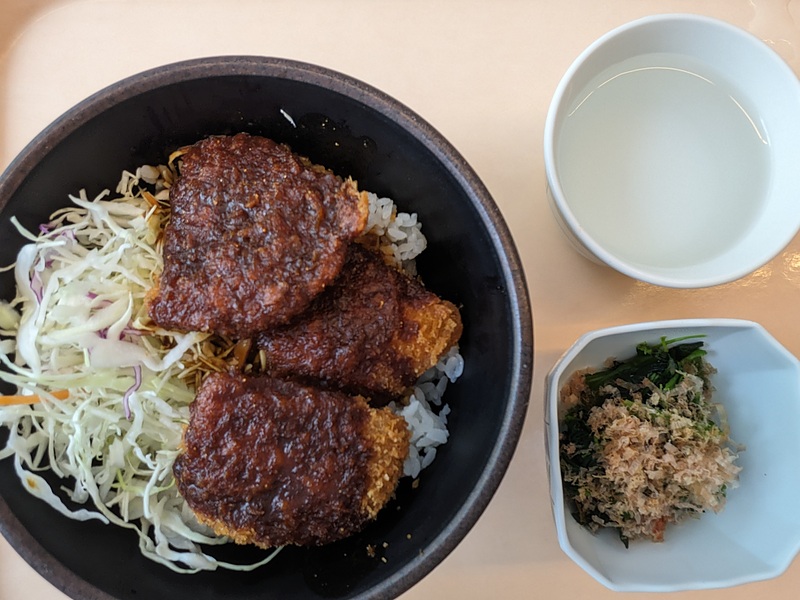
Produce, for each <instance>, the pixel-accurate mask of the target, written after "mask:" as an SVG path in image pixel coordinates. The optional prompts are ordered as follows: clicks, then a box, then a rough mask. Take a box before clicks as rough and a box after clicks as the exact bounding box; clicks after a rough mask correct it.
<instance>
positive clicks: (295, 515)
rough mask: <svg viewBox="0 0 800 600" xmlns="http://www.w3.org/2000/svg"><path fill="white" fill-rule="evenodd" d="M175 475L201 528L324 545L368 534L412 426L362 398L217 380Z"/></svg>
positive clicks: (225, 377)
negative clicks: (363, 532)
mask: <svg viewBox="0 0 800 600" xmlns="http://www.w3.org/2000/svg"><path fill="white" fill-rule="evenodd" d="M190 411H191V416H190V421H189V425H188V427H187V429H186V432H185V435H184V442H183V449H182V453H181V454H180V455H179V456H178V458H177V459H176V461H175V464H174V468H173V472H174V474H175V481H176V483H177V485H178V489H179V491H180V493H181V495H182V496H183V497H184V499H185V500H186V502H187V504H188V506H189V507H190V508H191V509H192V510H193V511H194V513H195V515H196V516H197V518H198V520H199V521H200V522H201V523H204V524H206V525H208V526H210V527H211V528H212V529H213V530H214V531H215V532H216V533H217V534H219V535H225V536H228V537H230V538H231V539H233V540H234V541H235V542H237V543H240V544H255V545H258V546H261V547H263V548H269V547H274V546H282V545H289V544H295V545H320V544H326V543H329V542H333V541H335V540H338V539H341V538H344V537H346V536H348V535H351V534H353V533H355V532H357V531H359V530H360V529H361V528H362V527H363V526H364V525H365V524H366V523H367V522H369V521H370V520H372V519H374V518H375V516H376V515H377V514H378V511H379V510H380V509H381V508H382V507H383V506H384V505H385V504H386V502H387V501H388V500H389V499H390V498H391V496H392V495H393V493H394V490H395V487H396V485H397V482H398V480H399V478H400V476H401V475H402V473H403V461H404V459H405V457H406V455H407V453H408V445H409V432H408V430H407V427H406V422H405V420H404V419H403V418H402V417H400V416H397V415H395V414H394V413H392V412H391V411H390V410H389V409H386V408H384V409H373V408H370V407H369V406H368V405H367V403H366V401H365V400H364V399H363V398H361V397H350V396H347V395H345V394H342V393H340V392H333V391H323V390H319V389H316V388H312V387H306V386H303V385H300V384H298V383H294V382H290V381H283V380H280V379H274V378H271V377H267V376H255V377H246V376H242V375H235V374H228V373H216V374H212V375H210V376H209V377H208V378H207V379H206V380H205V382H204V383H203V385H202V386H201V388H200V390H199V392H198V394H197V398H196V399H195V401H194V403H193V404H192V405H191V409H190Z"/></svg>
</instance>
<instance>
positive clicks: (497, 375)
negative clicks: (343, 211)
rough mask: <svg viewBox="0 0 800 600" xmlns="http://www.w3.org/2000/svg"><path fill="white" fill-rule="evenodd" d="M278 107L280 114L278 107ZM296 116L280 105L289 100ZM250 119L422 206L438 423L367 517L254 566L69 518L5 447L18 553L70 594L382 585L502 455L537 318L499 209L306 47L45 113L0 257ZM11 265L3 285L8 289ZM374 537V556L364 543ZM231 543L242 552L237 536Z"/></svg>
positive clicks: (462, 166) (443, 149)
mask: <svg viewBox="0 0 800 600" xmlns="http://www.w3.org/2000/svg"><path fill="white" fill-rule="evenodd" d="M284 113H285V114H284ZM287 115H288V116H289V117H291V120H292V121H293V122H294V123H292V122H291V121H290V119H288V118H287ZM238 131H247V132H250V133H253V134H260V135H265V136H267V137H270V138H273V139H275V140H278V141H281V142H286V143H288V144H289V145H290V146H291V147H292V148H293V149H294V150H295V151H296V152H298V153H301V154H304V155H306V156H308V157H309V158H310V159H311V160H313V161H314V162H317V163H320V164H323V165H326V166H328V167H330V168H331V169H333V170H334V171H336V172H337V173H339V174H342V175H350V176H352V177H353V178H354V179H356V180H357V181H358V182H359V185H360V186H361V188H362V189H367V190H370V191H374V192H376V193H378V194H380V195H385V196H388V197H391V198H393V199H394V200H395V202H396V203H397V205H398V206H399V207H400V208H401V209H402V210H405V211H409V212H416V213H418V214H419V217H420V220H421V221H422V223H423V231H424V232H425V234H426V236H427V237H428V242H429V246H428V249H427V250H426V251H425V252H424V253H423V255H422V256H421V257H420V259H419V262H418V268H419V271H420V273H421V275H422V277H423V279H424V281H425V282H426V284H427V285H428V287H430V288H431V289H432V290H433V291H435V292H437V293H439V294H440V295H442V296H443V297H445V298H447V299H449V300H451V301H453V302H455V303H456V304H457V305H459V306H460V307H461V310H462V315H463V320H464V326H465V329H464V335H463V338H462V341H461V349H462V354H463V356H464V358H465V362H466V369H465V372H464V375H463V376H462V377H461V379H460V380H459V381H458V382H457V383H456V384H455V385H452V386H450V387H449V388H448V391H447V394H446V397H445V399H446V401H447V402H448V403H449V404H450V405H451V407H452V413H451V416H450V420H449V427H450V433H451V437H450V441H449V442H448V443H447V444H446V445H445V446H443V447H441V448H440V449H439V450H440V451H439V454H438V456H437V458H436V460H435V462H434V463H433V464H432V465H431V467H429V468H428V469H426V470H425V471H423V473H422V474H421V476H420V481H419V485H418V486H417V487H415V488H413V489H412V486H411V485H409V484H408V483H403V484H402V485H401V487H400V489H399V490H398V494H397V498H396V500H394V501H393V503H392V505H391V506H389V507H387V508H386V509H385V510H384V511H383V512H382V514H381V515H380V516H379V518H378V519H377V521H376V522H375V523H373V524H372V525H371V526H369V527H368V528H367V529H366V530H365V531H364V532H362V533H361V534H359V535H357V536H354V537H353V538H350V539H347V540H345V541H343V542H340V543H336V544H333V545H331V546H326V547H322V548H314V549H299V548H291V549H286V550H284V551H283V552H282V553H281V554H280V555H279V556H278V558H277V559H276V560H275V561H273V562H272V563H270V564H269V565H267V566H265V567H262V568H260V569H258V570H256V571H254V572H251V573H246V574H242V573H235V572H222V571H217V572H210V573H208V572H207V573H200V574H196V575H178V574H176V573H173V572H172V571H170V570H168V569H167V568H166V567H163V566H160V565H158V564H156V563H154V562H152V561H150V560H148V559H145V558H143V557H142V556H141V555H140V553H139V551H138V547H137V540H136V536H135V535H134V534H133V533H132V532H129V531H126V530H122V529H119V528H116V527H113V526H104V525H101V524H97V523H95V522H88V523H86V522H76V521H72V520H69V519H66V518H64V517H62V516H61V515H59V514H58V513H56V512H55V511H54V510H52V509H51V508H50V507H48V506H47V505H45V504H44V503H43V502H41V501H39V500H36V499H34V498H33V497H31V496H30V495H28V493H27V492H25V491H24V490H23V489H22V487H21V485H20V483H19V481H18V479H17V478H16V476H15V475H14V471H13V468H12V464H11V461H9V460H6V461H2V462H0V495H1V496H2V497H1V498H0V529H2V532H3V534H4V535H5V537H6V538H7V539H8V540H9V541H10V543H11V544H12V545H13V546H14V547H15V548H16V549H17V551H18V552H19V553H20V554H21V555H22V557H23V558H24V559H25V560H26V561H28V562H29V563H30V564H31V565H32V566H33V567H34V568H35V569H37V570H38V571H39V573H41V574H42V576H44V577H45V578H47V579H48V580H49V581H50V582H51V583H52V584H53V585H55V586H56V587H57V588H59V589H60V590H62V591H63V592H65V593H66V594H67V595H69V596H72V597H74V598H92V599H94V598H97V599H100V598H102V599H108V598H118V599H123V598H125V599H128V598H136V599H142V598H147V599H149V600H152V599H156V598H169V599H170V600H176V599H181V598H191V599H192V600H204V599H206V598H208V599H210V598H220V597H225V598H236V599H247V598H259V599H261V600H265V599H269V598H356V597H358V598H388V597H394V596H397V595H399V594H400V593H402V592H403V591H405V590H407V589H408V588H410V587H411V586H412V585H414V584H415V583H416V582H417V581H419V580H420V579H421V578H422V577H423V576H425V575H426V574H427V573H428V572H429V571H430V570H431V569H433V568H434V567H435V566H436V565H437V564H438V563H439V562H440V561H441V560H442V559H443V558H444V557H445V556H447V554H449V553H450V552H451V551H452V550H453V548H454V547H455V546H456V545H457V544H458V543H459V542H460V541H461V539H462V538H463V537H464V536H465V535H466V533H467V532H468V531H469V529H470V528H471V527H472V526H473V525H474V523H475V522H476V521H477V519H478V518H479V516H480V515H481V513H482V512H483V510H484V509H485V508H486V506H487V504H488V503H489V500H490V499H491V497H492V495H493V494H494V492H495V490H496V489H497V486H498V485H499V484H500V481H501V479H502V477H503V474H504V473H505V471H506V468H507V466H508V463H509V461H510V459H511V456H512V454H513V451H514V448H515V447H516V444H517V441H518V439H519V435H520V432H521V429H522V423H523V420H524V416H525V412H526V409H527V404H528V396H529V393H530V387H531V371H532V353H533V325H532V319H531V313H530V305H529V298H528V293H527V288H526V285H525V278H524V274H523V271H522V267H521V264H520V260H519V257H518V255H517V252H516V249H515V247H514V244H513V241H512V239H511V237H510V235H509V232H508V229H507V227H506V225H505V223H504V222H503V219H502V216H501V214H500V212H499V210H498V209H497V206H496V205H495V203H494V202H493V200H492V198H491V197H490V195H489V193H488V192H487V190H486V189H485V187H484V186H483V184H482V183H481V181H480V180H479V179H478V177H477V176H476V174H475V173H474V172H473V171H472V169H471V168H470V167H469V166H468V165H467V163H466V162H465V161H464V159H463V158H462V157H461V156H460V155H459V154H458V153H457V152H456V150H455V149H454V148H453V147H452V146H451V145H450V144H449V143H448V142H447V141H445V140H444V139H443V138H442V136H441V135H440V134H439V133H438V132H436V131H435V130H434V129H433V128H432V127H431V126H430V125H429V124H427V123H426V122H424V121H423V120H422V119H421V118H420V117H419V116H417V115H416V114H414V113H413V112H412V111H410V110H409V109H408V108H406V107H405V106H403V105H401V104H400V103H398V102H396V101H395V100H392V99H391V98H389V97H387V96H386V95H385V94H383V93H381V92H379V91H377V90H375V89H374V88H371V87H370V86H368V85H365V84H364V83H361V82H359V81H356V80H354V79H352V78H350V77H347V76H344V75H342V74H339V73H335V72H331V71H329V70H326V69H323V68H320V67H315V66H311V65H307V64H302V63H297V62H292V61H288V60H282V59H272V58H262V57H221V58H209V59H199V60H193V61H188V62H182V63H177V64H173V65H168V66H165V67H161V68H157V69H154V70H151V71H148V72H145V73H142V74H139V75H136V76H133V77H131V78H128V79H125V80H123V81H121V82H119V83H117V84H114V85H112V86H110V87H108V88H106V89H104V90H102V91H100V92H98V93H97V94H95V95H93V96H91V97H90V98H88V99H87V100H85V101H84V102H82V103H80V104H79V105H77V106H76V107H74V108H73V109H71V110H70V111H68V112H67V113H66V114H65V115H63V116H62V117H60V118H59V119H58V120H56V121H55V122H54V123H53V124H51V125H50V126H49V127H48V128H47V129H46V130H45V131H44V132H43V133H41V134H40V135H39V136H38V137H36V138H35V139H34V140H33V141H32V142H31V143H30V144H29V145H28V146H27V147H26V148H25V149H24V150H23V151H22V152H21V154H20V155H19V156H18V157H17V158H16V159H15V160H14V162H13V163H12V164H11V165H10V166H9V167H8V169H7V170H6V171H5V173H4V174H3V175H2V178H0V209H1V210H2V215H0V237H1V239H3V244H2V247H0V264H8V263H10V262H13V260H14V258H15V256H16V253H17V251H18V250H19V247H20V246H21V244H22V239H21V238H20V236H19V235H18V234H17V233H16V231H15V230H14V228H13V227H12V225H11V224H10V222H9V219H10V217H11V216H13V215H15V216H16V217H17V218H18V219H19V220H20V221H21V222H22V224H23V225H26V226H28V227H30V228H33V229H35V228H36V226H37V225H38V224H39V223H41V222H44V221H45V220H46V219H47V217H48V216H49V214H50V213H51V212H52V211H54V210H55V209H57V208H60V207H62V206H65V205H66V204H68V199H67V195H68V194H70V193H75V192H77V191H78V190H80V189H81V188H85V189H86V190H87V192H88V194H89V197H93V196H94V195H95V194H96V193H98V192H99V191H101V190H103V189H105V188H108V187H111V188H113V187H114V185H115V184H116V182H117V180H118V178H119V174H120V173H121V172H122V170H123V169H132V168H135V167H136V166H138V165H140V164H155V163H159V162H163V161H164V160H165V159H166V157H167V156H168V154H169V153H170V152H171V151H172V150H174V149H175V148H177V147H179V146H181V145H184V144H188V143H192V142H194V141H197V140H198V139H200V138H202V137H204V136H207V135H211V134H230V133H235V132H238ZM13 286H14V282H13V278H12V277H11V276H10V274H5V275H3V276H2V277H0V294H2V297H4V298H7V299H10V298H11V297H13V294H14V288H13ZM368 545H371V546H373V547H375V548H377V549H378V552H377V553H376V555H375V556H374V557H372V556H369V555H368V553H367V551H366V548H367V546H368ZM225 552H226V554H227V555H228V556H227V557H228V558H231V559H242V560H246V559H247V558H252V556H253V550H252V549H249V548H245V547H232V548H228V549H226V550H225Z"/></svg>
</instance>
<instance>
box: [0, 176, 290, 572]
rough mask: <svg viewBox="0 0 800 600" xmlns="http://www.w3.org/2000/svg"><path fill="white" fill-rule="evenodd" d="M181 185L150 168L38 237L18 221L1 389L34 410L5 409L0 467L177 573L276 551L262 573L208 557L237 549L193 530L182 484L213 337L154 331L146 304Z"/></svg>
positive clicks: (60, 216)
mask: <svg viewBox="0 0 800 600" xmlns="http://www.w3.org/2000/svg"><path fill="white" fill-rule="evenodd" d="M173 175H174V174H173V173H172V171H171V170H170V169H168V168H167V167H159V168H156V167H149V166H147V167H142V168H140V169H138V170H137V171H136V173H129V172H126V173H124V174H123V177H122V179H121V181H120V183H119V185H118V187H117V190H116V192H117V196H116V197H115V198H113V199H110V192H109V191H108V190H106V191H105V192H103V193H102V194H100V195H99V196H98V197H97V198H95V199H94V200H93V201H90V200H89V199H88V198H87V195H86V193H85V191H82V192H81V193H80V194H79V195H78V196H76V197H71V200H72V203H73V206H70V207H67V208H64V209H62V210H59V211H57V212H56V213H54V214H53V215H52V217H51V220H50V222H49V223H48V224H47V225H43V226H41V227H40V231H39V233H38V234H34V233H31V232H29V231H27V230H25V229H24V228H23V227H22V226H21V225H19V223H17V222H16V221H14V223H15V225H16V226H17V228H18V229H19V231H20V233H21V234H22V235H23V236H25V237H26V238H27V239H28V240H29V241H30V243H29V244H27V245H25V246H24V247H23V248H22V250H21V251H20V252H19V255H18V259H17V262H16V264H15V265H14V275H15V279H16V284H17V295H16V297H15V298H14V300H13V301H12V302H11V303H7V302H3V303H0V333H2V335H3V336H5V339H3V340H2V342H0V362H2V364H3V366H4V367H5V368H4V369H2V370H0V379H2V380H4V381H5V382H7V383H9V384H12V385H14V386H16V388H17V389H18V390H19V392H18V393H19V394H30V395H35V396H37V397H38V401H32V403H31V404H29V405H14V406H4V407H2V408H0V426H5V427H7V428H8V430H9V437H8V441H7V443H6V445H5V448H3V449H2V450H0V459H3V458H12V459H13V460H14V461H15V465H14V466H15V470H16V473H17V475H18V476H19V479H20V481H21V482H22V484H23V486H24V487H25V489H27V490H28V491H29V492H30V493H32V494H33V495H34V496H36V497H38V498H40V499H41V500H43V501H44V502H47V503H48V504H49V505H50V506H52V507H53V508H54V509H55V510H57V511H59V512H60V513H62V514H64V515H67V516H69V517H71V518H74V519H79V520H90V519H91V520H99V521H101V522H103V523H113V524H115V525H118V526H121V527H126V528H130V529H132V530H134V531H136V532H137V534H138V537H139V547H140V549H141V551H142V553H143V554H144V555H145V556H147V557H148V558H151V559H153V560H155V561H157V562H159V563H162V564H164V565H166V566H168V567H169V568H171V569H173V570H175V571H178V572H190V573H192V572H197V571H200V570H214V569H217V568H228V569H239V570H245V569H253V568H256V567H258V566H260V565H262V564H264V563H266V562H268V561H269V560H270V559H271V558H272V557H273V556H274V555H275V554H276V553H277V551H278V550H275V551H273V552H271V553H268V554H267V555H266V556H265V558H264V560H262V561H260V562H258V563H256V564H249V565H234V564H230V563H226V562H222V561H218V560H216V559H215V558H214V557H212V556H211V555H209V554H208V553H207V552H206V551H205V550H204V549H203V546H205V545H216V544H221V543H225V542H227V541H228V540H227V539H226V538H222V537H218V536H215V535H214V534H213V532H211V531H210V530H209V529H208V528H206V527H204V526H202V525H200V524H198V523H197V521H196V520H195V518H194V516H193V514H192V512H191V511H190V510H189V509H188V507H187V506H186V505H185V503H184V501H183V499H182V498H181V497H180V495H179V494H178V491H177V488H176V486H175V484H174V480H173V476H172V464H173V461H174V459H175V457H176V455H177V453H178V448H179V445H180V441H181V436H182V432H183V428H184V426H185V424H186V423H187V422H188V418H189V404H190V402H191V401H192V399H193V398H194V391H193V390H192V389H191V387H190V383H191V381H190V380H191V377H189V374H190V373H188V371H190V370H191V369H188V368H187V361H188V362H189V363H191V362H192V359H193V358H197V357H199V356H201V354H202V344H203V343H204V341H205V339H206V338H207V335H206V334H200V333H188V334H182V333H175V332H169V331H164V330H160V329H157V328H154V327H153V326H152V324H151V323H150V322H149V320H148V319H147V315H146V310H145V306H144V304H145V296H146V295H147V293H148V291H149V290H150V289H151V288H152V287H153V285H154V277H156V276H157V275H158V273H160V271H161V267H162V259H161V254H160V251H159V241H160V240H159V236H160V235H161V231H162V223H161V220H162V218H163V212H164V211H162V210H160V205H159V201H161V200H165V199H166V197H167V195H168V188H169V185H170V183H171V181H172V177H173ZM148 187H150V189H152V190H153V191H154V192H155V193H154V194H153V193H150V192H149V191H147V188H148ZM187 381H188V382H189V383H187ZM64 390H66V391H68V392H69V396H68V398H67V399H66V400H63V399H58V398H56V397H55V396H54V393H59V392H62V393H63V391H64ZM32 400H33V399H32ZM48 470H49V471H52V472H53V473H54V474H55V475H56V476H57V477H58V478H60V479H61V484H62V485H63V486H66V485H68V484H69V485H71V487H62V488H61V489H60V490H53V489H52V488H51V486H50V484H49V483H48V481H47V480H46V479H45V478H44V477H42V476H40V475H38V474H37V473H39V472H43V471H48ZM70 504H71V505H72V507H70V506H69V505H70ZM75 506H79V507H80V508H74V507H75Z"/></svg>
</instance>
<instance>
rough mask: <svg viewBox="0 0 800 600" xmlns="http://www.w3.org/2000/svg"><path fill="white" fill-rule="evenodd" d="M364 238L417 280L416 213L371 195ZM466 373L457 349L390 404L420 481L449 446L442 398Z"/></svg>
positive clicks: (410, 472)
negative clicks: (407, 435)
mask: <svg viewBox="0 0 800 600" xmlns="http://www.w3.org/2000/svg"><path fill="white" fill-rule="evenodd" d="M365 235H374V236H377V237H378V240H379V241H378V247H379V249H380V250H381V252H383V254H384V256H385V257H386V258H388V262H390V263H391V264H394V265H396V266H399V267H400V268H402V269H403V270H404V271H405V272H406V273H408V274H409V275H411V276H412V277H413V276H416V274H417V268H416V263H415V259H416V257H417V256H419V254H420V253H421V252H422V251H423V250H425V248H426V247H427V245H428V242H427V240H426V239H425V235H424V234H423V233H422V224H421V223H420V222H419V220H418V219H417V215H416V213H411V214H409V213H404V212H397V207H396V206H395V204H394V202H393V201H392V200H391V199H389V198H380V197H378V196H377V195H376V194H373V193H371V192H370V193H369V217H368V220H367V226H366V229H365ZM463 371H464V359H463V358H462V356H461V354H460V353H459V348H458V345H455V346H453V347H452V348H451V349H450V351H449V352H447V354H445V355H444V356H443V357H442V358H441V359H439V362H438V363H436V365H434V366H433V367H431V368H430V369H428V370H427V371H426V372H425V373H423V374H422V376H421V377H420V378H419V380H417V383H416V385H415V386H414V390H413V392H412V393H411V394H410V396H409V397H408V398H406V399H405V400H404V401H403V402H392V403H391V404H389V406H390V408H391V409H392V410H393V411H394V412H395V413H397V414H399V415H401V416H402V417H403V418H404V419H405V420H406V422H407V423H408V428H409V430H410V431H411V446H410V448H409V453H408V457H407V458H406V461H405V464H404V465H403V473H404V475H407V476H409V477H412V478H415V477H417V476H418V475H419V474H420V471H422V469H424V468H425V467H427V466H429V465H430V464H431V463H432V462H433V460H434V459H435V458H436V449H437V448H438V447H439V446H441V445H442V444H445V443H447V440H448V438H449V437H450V432H449V430H448V429H447V415H448V414H450V406H449V405H447V404H442V396H444V392H445V389H446V388H447V384H448V382H455V380H456V379H458V378H459V377H460V376H461V374H462V373H463Z"/></svg>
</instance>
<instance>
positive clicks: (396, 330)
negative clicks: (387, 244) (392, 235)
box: [257, 244, 462, 400]
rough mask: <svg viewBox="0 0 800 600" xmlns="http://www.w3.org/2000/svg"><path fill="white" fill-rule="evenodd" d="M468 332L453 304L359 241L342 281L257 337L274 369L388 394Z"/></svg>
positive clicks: (374, 393)
mask: <svg viewBox="0 0 800 600" xmlns="http://www.w3.org/2000/svg"><path fill="white" fill-rule="evenodd" d="M461 330H462V324H461V316H460V314H459V312H458V309H457V308H456V307H455V306H454V305H453V304H452V303H450V302H448V301H446V300H442V299H440V298H439V297H438V296H436V294H434V293H432V292H430V291H428V290H427V289H425V287H424V286H423V285H422V284H421V283H420V282H418V281H417V280H416V279H412V278H410V277H408V276H407V275H405V274H404V273H401V272H400V271H398V270H397V269H395V268H393V267H391V266H388V265H386V264H385V263H384V261H383V259H382V258H381V256H379V255H378V254H377V253H375V252H372V251H370V250H368V249H366V248H364V247H362V246H360V245H359V244H353V245H352V246H351V247H350V249H349V251H348V254H347V260H346V262H345V264H344V266H343V267H342V272H341V274H340V275H339V277H338V279H336V280H335V281H334V283H333V284H331V285H330V286H328V288H326V289H325V291H324V292H322V293H321V294H320V295H319V296H317V298H315V299H314V301H313V302H312V303H311V305H310V306H309V307H308V309H306V310H305V311H303V313H301V314H300V315H298V316H297V317H295V318H294V319H293V320H292V321H291V322H290V323H288V324H287V325H283V326H280V327H275V328H273V329H271V330H269V331H266V332H262V333H261V334H260V335H259V336H258V337H257V342H258V346H259V348H260V349H261V350H262V351H263V352H264V354H265V357H266V370H267V371H268V372H269V373H271V374H273V375H276V376H290V377H296V378H300V379H302V380H305V381H314V382H317V383H322V384H323V385H325V386H326V387H333V388H336V389H341V390H345V391H347V392H349V393H353V394H364V395H366V396H369V397H371V398H372V399H373V400H375V399H379V400H388V399H392V398H397V397H400V396H402V395H403V394H404V393H405V392H406V391H407V389H408V388H409V387H410V386H411V385H413V383H414V382H415V381H416V380H417V378H418V377H419V376H420V375H421V374H422V373H424V372H425V371H426V370H428V369H429V368H430V367H432V366H433V365H435V364H436V362H437V361H438V360H439V358H440V357H441V356H442V355H443V354H444V353H446V352H447V351H448V350H449V349H450V348H451V347H452V346H453V345H454V344H455V343H456V342H457V341H458V339H459V337H460V335H461Z"/></svg>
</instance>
